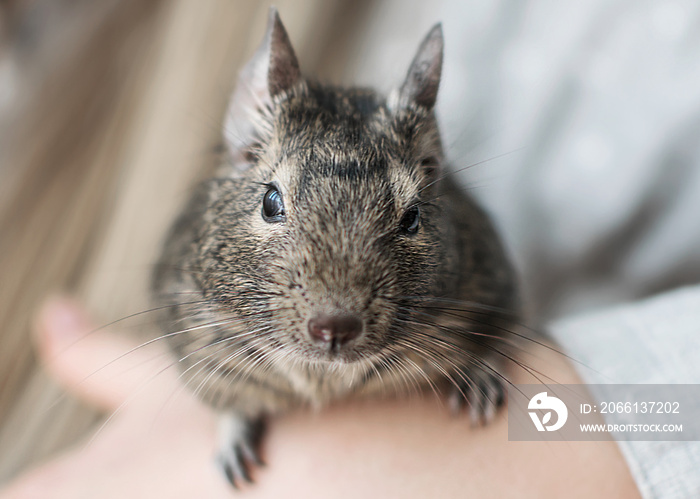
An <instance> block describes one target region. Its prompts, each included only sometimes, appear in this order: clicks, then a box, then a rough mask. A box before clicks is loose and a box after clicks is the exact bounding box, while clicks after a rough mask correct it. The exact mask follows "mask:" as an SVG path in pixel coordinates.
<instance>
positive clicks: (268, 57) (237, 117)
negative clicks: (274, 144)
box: [224, 7, 301, 163]
mask: <svg viewBox="0 0 700 499" xmlns="http://www.w3.org/2000/svg"><path fill="white" fill-rule="evenodd" d="M299 81H301V71H300V70H299V62H298V61H297V57H296V55H295V54H294V49H293V48H292V44H291V42H290V41H289V36H288V35H287V31H286V30H285V29H284V25H283V24H282V21H281V20H280V17H279V14H278V13H277V9H275V8H274V7H270V15H269V18H268V22H267V30H266V32H265V37H264V38H263V41H262V43H261V44H260V46H259V47H258V49H257V50H256V51H255V54H254V55H253V57H252V58H251V60H250V61H249V62H248V64H246V65H245V66H244V67H243V69H242V70H241V72H240V74H239V77H238V85H237V86H236V89H235V90H234V92H233V95H232V96H231V102H230V104H229V108H228V113H227V116H226V126H225V129H224V135H225V138H226V140H227V142H228V146H229V148H230V150H231V152H232V154H233V156H234V161H236V162H238V159H240V158H238V157H239V156H241V154H244V151H245V150H246V149H247V148H249V147H250V146H251V145H253V144H255V142H256V141H259V140H260V138H261V137H260V135H261V133H262V132H264V130H262V129H258V128H260V125H261V119H260V117H261V115H264V114H265V113H266V112H268V111H269V110H270V109H271V108H272V105H273V101H274V98H275V97H277V96H278V95H280V94H282V93H284V92H286V91H289V90H290V89H291V88H292V87H294V86H295V85H296V84H297V83H299ZM244 163H245V162H244Z"/></svg>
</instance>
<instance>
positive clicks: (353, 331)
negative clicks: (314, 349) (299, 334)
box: [309, 314, 363, 347]
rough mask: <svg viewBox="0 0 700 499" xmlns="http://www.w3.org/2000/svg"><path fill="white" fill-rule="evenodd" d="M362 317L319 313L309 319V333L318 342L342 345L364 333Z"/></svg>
mask: <svg viewBox="0 0 700 499" xmlns="http://www.w3.org/2000/svg"><path fill="white" fill-rule="evenodd" d="M362 329H363V324H362V319H359V318H358V317H355V316H354V315H349V314H344V315H325V314H319V315H317V316H315V317H313V318H312V319H311V320H309V334H310V335H311V339H313V340H314V341H315V342H317V343H327V344H330V345H331V346H338V347H341V346H343V345H345V344H346V343H348V342H350V341H351V340H353V339H355V338H357V337H358V336H359V335H360V333H362Z"/></svg>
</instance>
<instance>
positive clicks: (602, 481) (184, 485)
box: [0, 300, 639, 499]
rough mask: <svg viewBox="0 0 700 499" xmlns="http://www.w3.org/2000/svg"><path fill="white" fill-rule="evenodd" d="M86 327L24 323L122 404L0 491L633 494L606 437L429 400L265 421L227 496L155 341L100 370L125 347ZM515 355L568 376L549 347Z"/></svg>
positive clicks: (210, 419) (198, 418)
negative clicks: (263, 433) (531, 435)
mask: <svg viewBox="0 0 700 499" xmlns="http://www.w3.org/2000/svg"><path fill="white" fill-rule="evenodd" d="M92 329H93V325H92V324H91V322H90V321H89V320H88V319H87V318H86V316H85V314H84V312H83V311H82V310H81V309H80V307H78V306H76V305H74V304H71V303H70V302H67V301H65V300H62V301H54V302H51V303H49V304H47V305H46V306H45V307H44V308H43V309H42V311H41V313H40V315H39V318H38V321H37V335H36V338H37V344H38V351H39V353H40V355H41V358H42V359H43V360H44V362H45V364H46V367H47V369H48V370H49V371H50V372H51V374H52V375H53V376H54V377H55V378H56V379H57V380H58V381H59V382H60V383H61V384H63V385H64V386H65V387H66V388H68V389H69V390H70V391H72V392H73V393H74V394H75V395H77V396H78V397H81V398H82V399H83V400H85V401H86V402H88V403H90V404H92V405H94V406H97V407H100V408H103V409H105V410H106V411H114V410H116V409H117V408H120V407H121V408H120V409H119V410H118V411H117V413H116V414H115V415H114V416H113V417H112V418H111V419H110V420H109V422H108V423H107V424H106V425H105V426H104V427H103V428H102V429H101V430H100V431H99V432H98V433H97V435H96V436H95V437H94V438H93V439H92V440H91V441H90V442H89V443H87V444H83V445H80V446H78V447H76V448H74V449H72V450H69V451H67V452H65V453H63V454H61V455H59V456H57V457H55V458H54V459H53V460H51V461H49V462H47V463H45V464H44V465H42V466H40V467H38V468H36V469H33V470H30V471H28V472H26V473H25V474H24V475H22V476H20V477H19V478H18V479H16V480H15V481H14V482H12V483H10V484H8V485H7V486H6V488H4V489H2V491H0V498H2V499H9V498H13V499H15V498H39V497H41V498H71V499H75V498H83V497H84V498H94V497H100V498H111V497H115V498H116V497H119V498H122V497H173V498H177V497H183V498H184V497H187V498H189V497H207V498H217V497H222V498H223V497H235V496H237V495H244V496H245V497H248V498H251V499H252V498H257V497H297V496H298V497H538V498H546V497H620V498H626V497H630V498H631V497H639V493H638V491H637V488H636V486H635V484H634V482H633V480H632V477H631V476H630V473H629V470H628V469H627V466H626V464H625V462H624V460H623V458H622V455H621V454H620V452H619V450H618V448H617V445H616V444H615V443H614V442H549V443H542V442H509V441H508V436H507V420H506V415H505V414H499V416H498V417H497V418H496V420H495V422H493V423H492V424H491V425H489V426H487V427H485V428H478V429H470V428H469V424H468V419H467V416H466V415H465V416H464V417H458V418H454V417H452V416H450V414H449V412H448V410H447V408H446V407H444V406H441V405H440V404H438V402H437V401H436V400H435V399H434V398H432V397H425V398H424V399H421V400H417V399H414V400H411V401H386V402H376V401H375V402H367V403H362V404H360V403H353V404H348V405H343V406H339V407H335V408H332V409H329V410H325V411H323V412H320V413H318V414H308V413H305V414H294V415H290V416H288V417H285V418H281V419H279V420H276V421H274V424H272V425H271V428H270V434H269V438H268V439H267V441H266V446H265V449H264V455H265V459H266V461H267V464H268V465H267V466H266V467H265V468H263V469H261V470H259V472H258V473H257V476H256V478H257V483H256V484H254V485H252V486H247V487H246V488H245V491H242V492H240V493H236V492H235V491H234V490H232V489H231V487H230V485H229V484H228V483H227V482H226V481H225V480H224V479H223V477H222V476H221V475H220V473H219V471H218V470H217V469H216V468H215V466H214V465H213V459H212V456H213V455H214V452H215V447H216V441H215V440H216V417H215V415H214V414H212V413H211V412H210V411H209V409H207V408H206V407H204V406H202V405H201V404H200V403H198V402H197V401H196V400H195V398H194V397H193V396H192V395H190V393H189V392H187V391H183V390H181V388H180V385H179V384H178V381H177V373H176V372H175V370H174V369H172V368H170V369H167V368H166V367H167V366H168V365H169V362H170V361H169V360H168V356H167V355H165V354H164V352H163V351H162V350H160V347H159V346H158V345H154V346H152V347H148V348H145V349H139V350H136V351H134V352H131V353H129V354H128V355H126V356H125V357H124V358H123V359H122V360H121V361H119V362H115V363H113V364H110V365H109V366H108V367H106V368H103V366H105V365H106V364H108V363H109V362H110V361H111V360H112V359H114V358H116V357H118V356H119V355H121V354H122V353H124V352H127V351H129V350H130V349H131V348H133V347H134V346H135V344H132V343H131V342H130V341H129V340H127V339H126V338H124V337H123V336H118V335H116V334H114V333H104V332H100V333H95V334H91V335H89V336H86V335H87V333H88V332H89V331H90V330H92ZM83 337H84V338H83ZM78 338H83V339H81V340H80V341H77V342H76V340H77V339H78ZM528 362H529V363H530V364H531V365H532V366H533V367H535V368H537V369H541V370H544V371H546V373H547V374H548V375H549V376H551V377H552V378H554V379H556V380H557V381H559V382H561V383H580V380H579V379H578V377H577V376H576V374H575V372H574V370H573V368H572V366H571V365H570V364H569V363H568V362H567V361H566V360H565V359H564V358H562V357H561V356H560V355H558V354H556V353H554V352H552V351H550V350H547V349H541V350H538V351H537V352H536V354H535V355H533V356H532V358H530V359H528ZM100 368H103V369H100ZM164 368H166V369H165V370H164V371H162V372H161V370H162V369H164ZM98 369H100V371H99V374H97V375H93V376H90V374H91V373H93V372H94V371H96V370H98ZM144 380H150V381H148V382H144ZM516 381H517V382H534V381H533V380H531V379H527V378H526V376H525V375H520V376H516Z"/></svg>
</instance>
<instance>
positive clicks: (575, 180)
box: [0, 0, 700, 483]
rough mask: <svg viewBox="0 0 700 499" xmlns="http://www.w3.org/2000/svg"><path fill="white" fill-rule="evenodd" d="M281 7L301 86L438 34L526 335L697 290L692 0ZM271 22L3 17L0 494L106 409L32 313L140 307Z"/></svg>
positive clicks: (396, 69)
mask: <svg viewBox="0 0 700 499" xmlns="http://www.w3.org/2000/svg"><path fill="white" fill-rule="evenodd" d="M275 5H276V6H277V8H278V9H279V11H280V15H281V17H282V20H283V21H284V23H285V25H286V27H287V30H288V31H289V34H290V38H291V40H292V43H293V44H294V46H295V49H296V51H297V55H298V57H299V59H300V63H301V66H302V71H303V72H304V73H305V74H307V75H309V76H313V77H315V78H318V79H320V80H322V81H325V82H329V83H338V84H350V83H356V84H361V85H371V86H376V87H378V88H379V89H380V90H382V91H389V90H390V89H391V88H392V87H393V86H394V85H397V84H399V83H400V82H401V81H402V79H403V76H404V74H405V71H406V70H407V68H408V64H409V62H410V60H411V58H412V56H413V54H414V52H415V50H416V48H417V46H418V43H419V42H420V40H421V39H422V37H423V36H424V35H425V33H427V31H428V29H429V28H430V27H431V26H432V25H433V24H434V23H435V22H438V21H442V22H443V27H444V31H445V37H446V54H445V64H444V74H443V81H442V85H441V90H440V95H439V98H438V109H437V112H438V118H439V119H440V121H441V123H442V130H443V135H444V142H445V145H446V148H447V156H448V158H449V159H450V161H451V164H452V165H453V168H454V169H455V170H457V169H465V170H464V171H461V172H460V173H459V174H458V175H459V178H460V180H461V181H462V182H463V184H464V186H465V189H469V190H470V192H472V193H473V194H474V195H475V196H477V197H478V198H479V199H480V200H481V201H482V202H483V203H484V204H485V206H486V207H487V209H488V210H489V211H490V212H491V213H492V214H493V216H494V218H495V220H496V223H497V225H498V227H499V229H500V231H501V233H502V234H503V236H504V238H505V240H506V243H507V246H508V248H509V251H510V252H511V254H512V256H513V259H514V261H515V262H516V265H517V267H518V270H519V273H520V275H521V281H522V288H523V296H524V301H525V304H526V306H527V309H528V313H529V320H530V321H531V323H532V324H533V325H541V324H545V323H546V322H547V321H549V320H551V319H553V318H557V317H561V316H563V315H568V314H572V313H576V312H579V311H583V310H587V309H593V308H598V307H603V306H607V305H610V304H614V303H618V302H622V301H630V300H636V299H639V298H642V297H645V296H649V295H653V294H656V293H659V292H662V291H665V290H669V289H673V288H675V287H678V286H682V285H687V284H694V283H698V282H699V281H700V222H698V219H699V218H700V29H699V28H700V5H698V4H697V2H690V1H658V2H653V1H649V2H637V1H622V0H605V1H603V0H591V1H589V2H554V1H546V0H537V1H520V0H498V1H491V2H479V1H476V0H474V1H457V0H437V1H430V2H428V1H420V0H353V1H350V0H325V1H321V0H299V1H292V0H287V1H284V0H280V1H277V2H275ZM268 7H269V4H268V2H258V1H248V0H200V1H197V2H193V1H190V0H168V1H165V0H150V1H148V2H143V1H139V0H99V1H98V0H4V1H0V483H1V482H3V481H5V480H7V479H9V478H10V477H12V476H14V475H15V474H16V473H17V472H18V471H20V470H21V469H23V468H24V467H26V466H29V465H31V464H34V463H36V462H38V461H39V460H42V459H44V458H46V457H47V456H48V455H50V454H51V453H53V452H55V451H56V450H57V449H60V448H62V447H64V446H66V445H68V444H69V443H71V442H74V441H75V440H76V439H77V438H79V437H80V436H81V435H84V434H85V432H86V431H87V430H88V429H89V428H90V427H91V426H92V425H93V424H94V423H95V422H96V421H97V420H98V418H99V417H100V415H98V414H95V413H94V412H92V411H90V410H88V409H86V408H84V407H81V406H80V405H79V404H78V403H77V402H74V401H73V400H71V399H68V398H60V391H59V390H58V388H56V387H55V386H54V385H53V384H52V383H51V382H50V381H49V380H48V379H47V377H46V376H45V375H44V374H43V373H42V372H41V370H40V368H39V367H38V366H37V365H36V362H35V356H34V354H33V352H32V344H31V322H32V317H33V314H34V312H35V311H36V309H37V307H38V305H39V304H40V303H41V302H42V300H43V299H44V298H45V297H46V296H48V295H49V294H52V293H56V292H68V293H70V294H73V295H75V296H77V297H78V298H79V299H80V300H82V301H83V302H85V303H86V304H87V306H88V307H89V309H90V311H91V312H92V313H93V314H94V316H95V317H96V318H97V320H98V321H99V322H100V323H103V324H106V323H109V322H110V321H113V320H116V319H119V318H122V317H125V316H127V315H130V314H133V313H136V312H139V311H142V310H145V309H148V308H149V302H148V296H147V292H146V289H147V281H148V277H149V275H150V272H151V269H152V265H153V262H154V260H155V256H156V254H157V251H158V247H159V244H160V241H161V238H162V237H163V235H164V232H165V231H166V230H167V228H168V226H169V223H170V221H171V219H172V217H173V216H174V214H175V212H176V211H177V208H178V207H179V206H180V205H181V204H182V203H183V202H184V201H185V200H186V199H187V196H188V193H189V192H190V189H191V186H192V185H193V183H194V182H196V180H197V179H198V178H200V177H202V176H203V175H205V174H206V172H207V171H209V170H210V169H211V168H213V167H215V166H216V164H217V161H218V158H219V151H220V147H221V140H220V124H221V121H222V117H223V113H224V110H225V105H226V101H227V99H228V96H229V94H230V92H231V90H232V85H233V82H234V81H235V75H236V72H237V70H238V68H239V67H240V66H241V64H243V63H244V62H245V60H246V59H247V58H248V57H249V56H250V55H251V54H252V52H253V50H254V48H255V46H256V45H257V44H258V43H259V41H260V40H261V38H262V34H263V32H264V29H265V22H266V17H267V10H268ZM467 167H469V168H467ZM139 325H140V326H142V327H141V328H140V329H139V327H137V326H139ZM130 329H133V332H134V334H148V330H149V326H148V324H147V319H143V320H140V321H139V323H138V324H135V325H131V326H130ZM57 400H58V402H57Z"/></svg>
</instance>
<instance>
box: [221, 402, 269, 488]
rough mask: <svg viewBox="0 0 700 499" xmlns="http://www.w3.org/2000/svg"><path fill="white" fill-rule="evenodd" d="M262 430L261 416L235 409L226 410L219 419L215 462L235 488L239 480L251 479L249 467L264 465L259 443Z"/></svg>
mask: <svg viewBox="0 0 700 499" xmlns="http://www.w3.org/2000/svg"><path fill="white" fill-rule="evenodd" d="M264 434H265V419H264V418H263V417H259V418H255V419H248V418H244V417H242V416H240V415H238V414H236V413H226V414H224V415H222V416H221V419H220V420H219V450H218V455H217V459H216V461H217V463H218V465H219V466H220V467H221V470H222V471H223V472H224V475H225V476H226V479H227V480H228V481H229V482H230V483H231V485H233V486H234V487H235V488H238V487H239V486H240V485H241V484H242V482H244V481H245V482H248V483H252V482H253V477H252V476H251V471H252V470H253V469H254V468H255V467H257V466H263V465H264V462H263V460H262V459H261V458H260V446H261V444H262V439H263V436H264Z"/></svg>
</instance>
